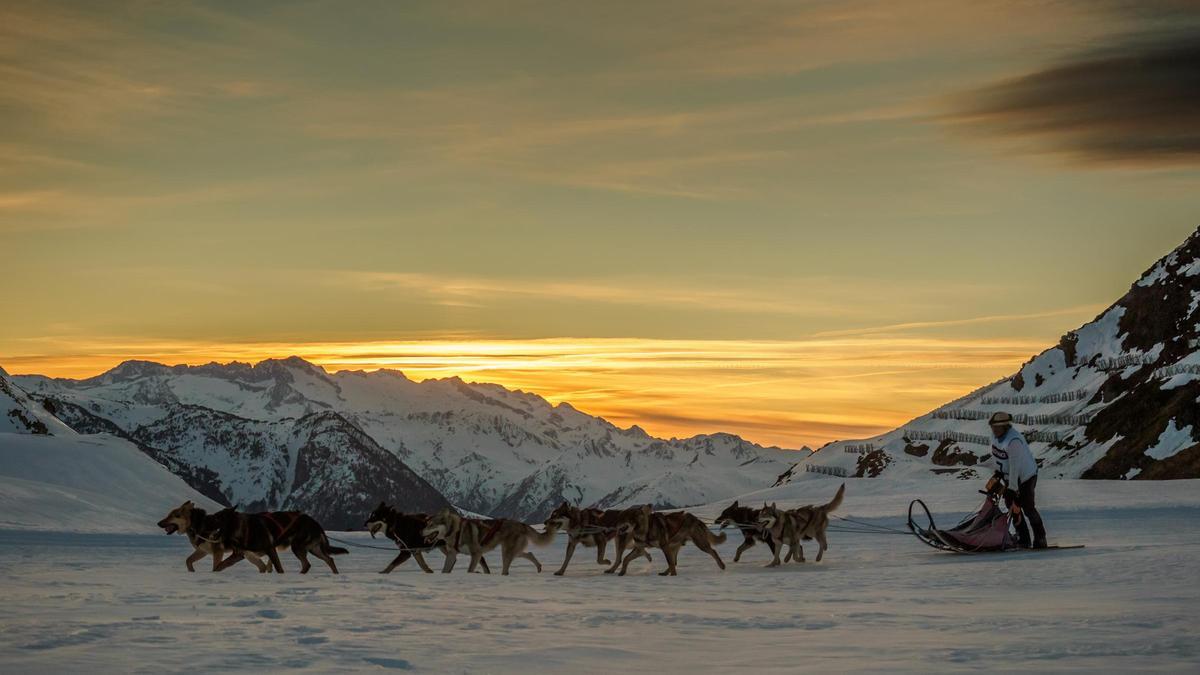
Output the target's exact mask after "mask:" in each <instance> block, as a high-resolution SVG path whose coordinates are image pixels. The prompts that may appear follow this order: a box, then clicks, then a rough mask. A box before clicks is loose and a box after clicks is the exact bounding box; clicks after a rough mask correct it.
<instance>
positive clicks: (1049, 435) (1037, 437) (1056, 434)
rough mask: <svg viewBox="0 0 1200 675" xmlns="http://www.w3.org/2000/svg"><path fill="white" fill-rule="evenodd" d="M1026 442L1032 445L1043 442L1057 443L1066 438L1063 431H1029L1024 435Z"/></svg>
mask: <svg viewBox="0 0 1200 675" xmlns="http://www.w3.org/2000/svg"><path fill="white" fill-rule="evenodd" d="M1023 435H1024V436H1025V440H1027V441H1029V442H1030V443H1034V442H1037V441H1041V442H1043V443H1057V442H1058V441H1061V440H1062V439H1063V438H1065V437H1066V434H1064V433H1063V432H1061V431H1027V432H1025V433H1024V434H1023Z"/></svg>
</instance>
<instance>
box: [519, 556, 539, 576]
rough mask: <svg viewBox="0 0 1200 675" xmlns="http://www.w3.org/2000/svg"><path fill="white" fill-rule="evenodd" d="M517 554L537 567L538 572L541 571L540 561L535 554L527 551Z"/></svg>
mask: <svg viewBox="0 0 1200 675" xmlns="http://www.w3.org/2000/svg"><path fill="white" fill-rule="evenodd" d="M518 555H520V556H521V557H522V558H524V559H526V560H528V561H529V562H531V563H533V566H534V567H536V568H537V571H538V574H541V573H542V563H540V562H538V559H537V556H535V555H533V554H532V553H530V552H529V551H525V552H524V553H520V554H518Z"/></svg>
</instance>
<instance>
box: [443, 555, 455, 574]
mask: <svg viewBox="0 0 1200 675" xmlns="http://www.w3.org/2000/svg"><path fill="white" fill-rule="evenodd" d="M457 560H458V551H453V550H451V549H446V562H444V563H442V574H449V573H450V572H451V570H453V569H454V563H455V562H457Z"/></svg>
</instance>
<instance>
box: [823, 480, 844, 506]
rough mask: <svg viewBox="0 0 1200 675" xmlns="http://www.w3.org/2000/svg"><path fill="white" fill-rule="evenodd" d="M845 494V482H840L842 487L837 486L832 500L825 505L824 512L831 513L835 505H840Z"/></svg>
mask: <svg viewBox="0 0 1200 675" xmlns="http://www.w3.org/2000/svg"><path fill="white" fill-rule="evenodd" d="M845 494H846V484H845V483H842V487H840V488H838V491H837V494H836V495H834V496H833V500H832V501H830V502H829V503H828V504H826V505H825V513H833V511H834V510H835V509H837V507H839V506H841V505H842V497H843V496H844V495H845Z"/></svg>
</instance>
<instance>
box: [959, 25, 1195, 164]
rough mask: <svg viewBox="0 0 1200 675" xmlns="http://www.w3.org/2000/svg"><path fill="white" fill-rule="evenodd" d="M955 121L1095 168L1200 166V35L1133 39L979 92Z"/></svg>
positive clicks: (963, 104) (969, 97)
mask: <svg viewBox="0 0 1200 675" xmlns="http://www.w3.org/2000/svg"><path fill="white" fill-rule="evenodd" d="M949 121H950V122H952V123H954V124H955V125H960V126H963V127H965V128H967V129H969V130H971V131H975V132H983V133H987V134H991V135H998V136H1002V137H1009V138H1028V139H1033V140H1035V141H1038V148H1039V150H1046V149H1049V150H1050V151H1051V152H1057V153H1061V154H1065V155H1068V156H1070V157H1071V158H1073V159H1076V160H1080V161H1084V162H1088V163H1138V164H1181V163H1183V164H1194V165H1200V30H1188V31H1179V30H1175V31H1172V32H1169V33H1160V34H1157V35H1155V36H1153V37H1147V36H1141V37H1138V38H1135V39H1128V40H1125V41H1123V42H1122V43H1121V44H1119V45H1116V46H1113V47H1108V48H1104V49H1101V50H1096V51H1092V52H1089V53H1086V54H1083V55H1080V56H1077V57H1075V58H1073V59H1069V60H1067V61H1065V62H1062V63H1058V64H1055V65H1052V66H1049V67H1047V68H1044V69H1042V70H1039V71H1036V72H1033V73H1030V74H1027V75H1023V76H1020V77H1016V78H1013V79H1009V80H1005V81H1002V82H998V83H995V84H992V85H989V86H986V87H983V88H981V89H977V90H975V91H973V92H970V93H969V94H968V95H967V96H966V97H965V98H964V100H963V101H962V102H961V103H960V105H959V106H958V110H957V111H956V112H955V113H953V114H952V115H950V116H949Z"/></svg>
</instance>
